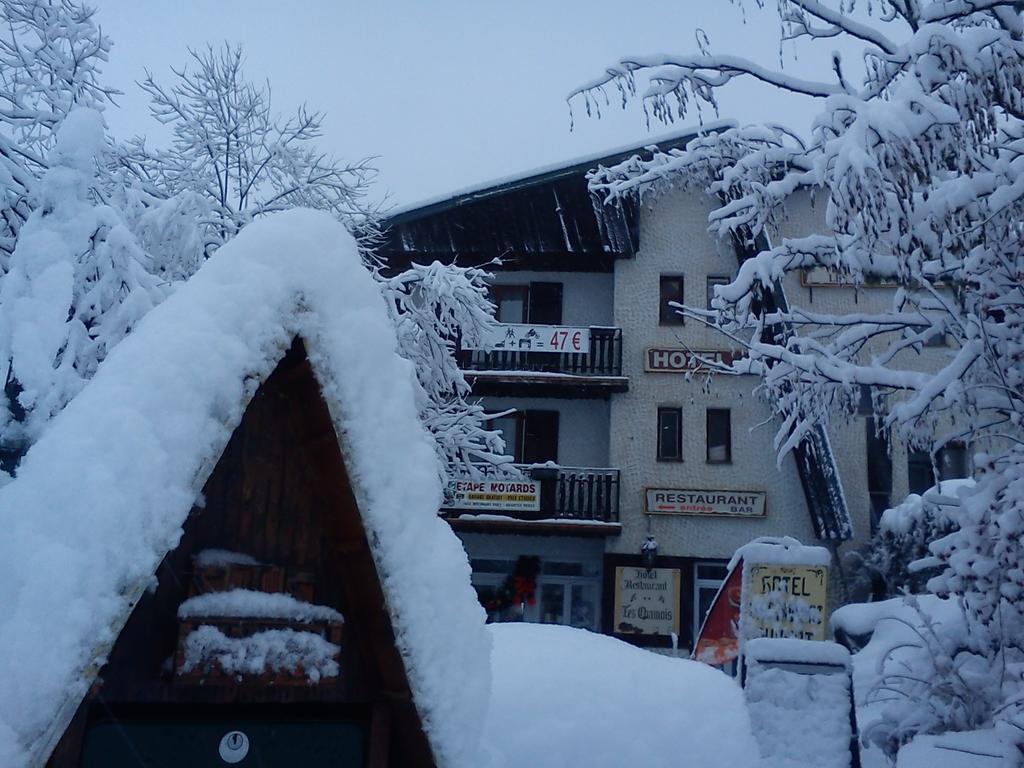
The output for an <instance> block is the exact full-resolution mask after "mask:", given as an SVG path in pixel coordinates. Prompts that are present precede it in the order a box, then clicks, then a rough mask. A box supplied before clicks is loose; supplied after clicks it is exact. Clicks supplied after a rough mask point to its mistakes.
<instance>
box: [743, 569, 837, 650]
mask: <svg viewBox="0 0 1024 768" xmlns="http://www.w3.org/2000/svg"><path fill="white" fill-rule="evenodd" d="M749 568H750V570H749V573H748V576H747V605H746V606H745V607H744V613H745V616H746V619H747V622H746V624H745V627H746V629H745V634H746V636H747V638H748V639H749V638H753V637H797V638H800V639H802V640H824V639H825V618H826V617H827V616H828V613H827V606H828V568H826V567H824V566H808V565H776V564H760V563H751V564H750V566H749Z"/></svg>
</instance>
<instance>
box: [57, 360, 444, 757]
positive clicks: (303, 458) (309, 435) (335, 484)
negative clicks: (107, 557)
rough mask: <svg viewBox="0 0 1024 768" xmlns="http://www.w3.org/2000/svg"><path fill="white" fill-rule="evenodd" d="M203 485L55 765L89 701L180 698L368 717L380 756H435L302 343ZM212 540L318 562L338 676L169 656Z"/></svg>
mask: <svg viewBox="0 0 1024 768" xmlns="http://www.w3.org/2000/svg"><path fill="white" fill-rule="evenodd" d="M203 496H204V498H205V506H203V507H201V508H200V507H196V508H194V509H193V510H192V513H191V515H190V517H189V519H188V521H187V523H186V525H185V531H184V536H183V537H182V540H181V542H180V544H179V546H178V547H177V548H176V549H175V550H174V551H173V552H171V553H170V554H169V555H167V557H166V558H165V559H164V561H163V563H162V564H161V566H160V569H159V571H158V574H157V575H158V577H159V586H158V587H157V589H156V590H155V592H153V593H151V594H147V595H145V596H144V597H143V598H142V600H141V601H140V602H139V604H138V605H137V606H136V608H135V610H134V611H133V613H132V616H131V618H130V620H129V621H128V623H127V625H126V626H125V628H124V630H123V631H122V633H121V635H120V636H119V638H118V640H117V643H116V644H115V646H114V649H113V651H112V653H111V655H110V660H109V663H108V665H107V666H106V667H105V668H104V670H103V671H102V672H101V678H102V685H100V686H97V687H95V688H94V690H93V692H92V693H91V694H90V696H89V697H88V698H87V699H86V701H85V702H83V704H82V706H81V707H80V708H79V712H78V714H77V715H76V717H75V720H74V721H73V723H72V725H71V727H69V729H68V731H67V732H66V733H65V735H64V738H63V739H62V741H61V743H60V744H59V745H58V747H57V750H56V751H55V752H54V754H53V756H52V758H51V760H50V763H49V765H51V766H53V768H69V767H70V766H76V765H77V763H78V759H79V758H78V755H79V753H80V747H81V741H82V736H83V734H84V730H85V727H86V723H87V720H88V717H89V711H90V707H92V711H93V712H95V711H96V709H97V708H99V707H102V708H103V709H105V710H108V711H116V710H118V709H119V708H124V707H126V706H130V707H135V708H139V707H143V706H147V705H150V706H162V707H164V708H165V709H166V707H167V706H168V705H175V704H183V703H194V704H197V705H199V704H202V705H203V706H207V705H210V704H216V705H223V706H224V707H240V708H241V707H246V708H248V710H250V711H251V710H252V709H253V707H254V706H256V707H258V706H259V705H266V706H268V707H276V708H279V709H280V708H282V707H287V706H295V707H296V711H298V708H301V709H302V711H303V712H311V713H314V714H315V712H316V711H317V708H320V709H321V710H322V711H323V712H330V713H333V714H338V713H340V714H341V715H343V716H347V717H353V718H361V719H365V721H366V722H367V723H368V725H369V728H370V736H369V745H368V747H369V753H370V763H369V765H373V766H383V765H393V766H427V765H433V761H432V757H431V753H430V748H429V745H428V743H427V741H426V738H425V736H424V734H423V731H422V727H421V724H420V721H419V718H418V715H417V713H416V710H415V707H414V705H413V703H412V698H411V694H410V691H409V686H408V682H407V679H406V675H405V670H404V667H403V664H402V661H401V657H400V655H399V653H398V651H397V650H396V649H395V641H394V633H393V630H392V627H391V622H390V617H389V616H388V614H387V612H386V609H385V604H384V597H383V594H382V592H381V588H380V584H379V581H378V578H377V573H376V569H375V567H374V564H373V560H372V556H371V553H370V550H369V546H368V544H367V539H366V535H365V532H364V530H363V526H362V523H361V520H360V517H359V511H358V509H357V507H356V504H355V500H354V498H353V496H352V492H351V488H350V485H349V480H348V476H347V474H346V471H345V466H344V462H343V460H342V456H341V453H340V451H339V448H338V443H337V437H336V435H335V432H334V428H333V425H332V423H331V419H330V416H329V413H328V411H327V406H326V405H325V403H324V402H323V399H322V398H321V396H320V391H319V386H318V384H317V382H316V380H315V377H314V375H313V372H312V369H311V367H310V365H309V362H308V360H307V359H306V354H305V350H304V348H303V345H302V343H301V342H300V341H298V340H296V342H295V343H294V344H293V346H292V348H291V349H290V350H289V352H288V353H287V355H286V356H285V358H284V359H283V360H282V361H281V363H280V364H279V365H278V367H277V369H276V370H275V371H274V373H273V374H272V375H271V376H270V377H269V378H268V379H267V381H266V382H265V383H264V384H263V385H262V386H261V387H260V388H259V390H258V392H257V393H256V395H255V396H254V397H253V400H252V402H251V404H250V405H249V407H248V409H247V410H246V412H245V416H244V418H243V420H242V423H241V424H240V425H239V427H238V428H237V429H236V430H235V433H234V435H233V436H232V438H231V440H230V442H229V444H228V446H227V448H226V449H225V451H224V453H223V455H222V456H221V458H220V460H219V461H218V463H217V465H216V467H215V469H214V470H213V473H212V474H211V475H210V477H209V479H208V481H207V483H206V485H205V487H204V489H203ZM210 548H216V549H226V550H231V551H235V552H242V553H246V554H249V555H252V556H253V557H255V558H256V559H258V560H260V561H262V562H267V563H277V564H282V565H285V566H286V567H289V568H298V569H303V570H307V571H309V572H311V573H312V574H313V575H314V579H315V592H314V595H313V599H314V602H316V603H319V604H321V605H329V606H332V607H334V608H336V609H338V610H340V611H341V612H342V614H343V615H344V617H345V627H344V638H343V641H342V643H341V645H342V651H341V657H340V659H339V663H340V667H341V673H340V675H339V676H338V677H337V678H334V679H333V680H331V679H328V680H325V681H321V682H320V684H318V685H311V686H294V685H292V686H272V685H270V686H268V685H259V684H253V683H252V682H249V683H245V682H243V683H241V684H238V685H233V686H224V685H216V686H205V685H196V684H189V683H186V682H182V681H180V680H176V679H175V677H174V676H173V674H172V673H171V672H170V670H169V669H168V667H167V664H166V660H167V659H169V658H171V657H173V655H174V651H175V645H176V638H177V634H176V633H177V615H176V612H177V608H178V605H179V604H180V603H181V602H182V600H184V599H185V598H186V597H187V588H188V584H189V581H190V577H191V573H190V572H191V569H192V557H193V556H194V555H195V554H196V553H198V552H200V551H202V550H204V549H210Z"/></svg>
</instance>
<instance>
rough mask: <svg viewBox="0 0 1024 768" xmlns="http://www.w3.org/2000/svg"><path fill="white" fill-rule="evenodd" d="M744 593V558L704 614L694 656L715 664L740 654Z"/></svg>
mask: <svg viewBox="0 0 1024 768" xmlns="http://www.w3.org/2000/svg"><path fill="white" fill-rule="evenodd" d="M742 593H743V561H742V560H740V562H738V563H736V567H735V568H733V569H732V570H731V571H729V575H728V576H727V577H726V579H725V581H724V582H723V583H722V586H721V588H720V589H719V590H718V594H717V595H715V599H714V601H713V602H712V603H711V608H710V609H709V610H708V615H707V616H705V617H704V623H703V624H701V627H700V632H699V633H698V634H697V642H695V643H694V645H693V654H692V658H694V659H696V660H697V661H703V662H704V663H705V664H713V665H714V666H716V667H720V666H723V665H725V664H728V663H729V662H730V661H732V660H733V659H735V658H736V657H737V656H738V655H739V643H738V642H737V640H736V630H737V628H738V627H739V623H740V600H741V597H742Z"/></svg>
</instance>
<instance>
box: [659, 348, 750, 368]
mask: <svg viewBox="0 0 1024 768" xmlns="http://www.w3.org/2000/svg"><path fill="white" fill-rule="evenodd" d="M739 358H740V354H739V353H737V352H732V351H730V350H723V349H717V350H695V349H665V348H659V347H652V348H650V349H648V350H647V354H646V356H645V357H644V370H645V371H648V372H651V373H690V372H691V371H700V370H708V371H713V370H714V368H709V367H708V366H707V365H706V364H705V362H704V361H713V362H715V363H719V364H721V365H732V364H733V362H735V361H736V360H738V359H739Z"/></svg>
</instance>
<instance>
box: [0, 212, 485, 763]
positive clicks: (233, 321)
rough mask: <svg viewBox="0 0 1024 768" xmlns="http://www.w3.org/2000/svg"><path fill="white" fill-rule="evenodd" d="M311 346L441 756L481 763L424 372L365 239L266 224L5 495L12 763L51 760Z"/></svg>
mask: <svg viewBox="0 0 1024 768" xmlns="http://www.w3.org/2000/svg"><path fill="white" fill-rule="evenodd" d="M295 336H300V337H301V338H302V339H304V340H305V342H306V346H307V350H308V356H309V362H310V364H311V366H312V370H313V371H314V373H315V375H316V379H317V381H318V382H319V383H320V386H321V391H322V395H323V399H324V401H325V403H326V405H327V407H328V409H329V411H330V416H331V419H332V421H333V425H334V429H335V432H336V434H337V435H338V438H339V440H340V443H341V446H342V453H343V455H344V457H345V461H346V468H347V470H348V475H349V478H350V481H351V487H352V494H353V497H354V499H355V502H356V504H357V506H358V509H359V511H360V513H361V518H362V521H363V525H364V526H365V530H366V535H367V540H368V541H369V543H370V547H371V550H372V554H373V560H374V562H375V565H376V570H377V572H378V573H379V574H380V577H381V586H382V588H383V596H384V598H385V601H386V603H387V607H388V612H389V615H390V619H391V623H392V626H393V629H394V634H395V639H396V643H397V647H398V648H399V650H400V652H401V655H402V659H403V661H404V668H405V671H406V673H407V675H408V682H409V686H410V688H411V690H412V694H413V698H414V701H415V704H416V707H417V709H418V711H419V714H420V716H421V718H422V721H423V725H424V730H425V732H426V734H427V737H428V739H429V741H430V745H431V747H432V749H433V752H434V756H435V758H436V760H437V763H438V764H439V765H471V764H474V762H475V751H476V744H475V734H477V733H479V730H480V729H479V723H480V721H481V719H482V717H483V713H484V711H485V708H486V700H487V691H488V687H489V675H490V672H489V639H488V637H487V635H486V633H485V632H484V628H483V615H482V611H481V609H480V608H479V606H478V604H477V602H476V600H475V596H474V594H473V591H472V589H471V587H470V584H469V565H468V562H467V560H466V556H465V553H464V552H463V551H462V549H461V546H460V544H459V543H458V541H457V539H456V538H455V536H454V535H453V534H452V533H451V531H450V530H449V529H448V528H447V527H446V526H445V524H444V523H443V522H442V521H441V520H440V519H438V518H437V515H436V511H437V508H438V506H439V503H440V497H441V494H440V487H439V481H438V477H437V464H436V462H437V459H436V453H435V451H434V448H433V445H432V443H431V440H430V438H429V436H428V435H427V434H426V433H425V431H424V429H423V428H422V426H421V425H420V424H419V422H418V419H417V416H416V405H415V402H416V401H415V396H416V390H415V386H414V372H413V370H412V367H411V365H410V364H409V363H408V362H406V361H404V360H402V359H401V358H399V357H398V356H397V354H396V352H395V339H394V332H393V330H392V328H391V326H390V324H389V321H388V319H387V314H386V310H385V307H384V305H383V300H382V299H381V297H380V294H379V292H378V291H377V288H376V286H375V285H374V284H373V281H372V278H371V277H370V276H369V275H368V274H367V272H366V271H365V269H364V268H363V267H362V265H361V264H360V262H359V256H358V254H357V252H356V249H355V245H354V243H353V241H352V239H351V238H350V237H349V236H348V234H347V233H346V232H345V231H344V229H343V228H342V227H341V226H340V225H338V224H337V223H336V222H334V221H332V220H331V219H330V218H329V217H327V216H325V215H322V214H317V213H312V212H306V211H296V212H291V213H288V214H282V215H279V216H276V217H273V218H271V219H268V220H265V221H262V222H258V223H256V224H254V225H252V226H251V227H250V228H248V229H247V230H246V231H245V232H243V233H242V234H241V235H240V236H239V237H238V238H236V239H235V240H234V241H233V242H232V243H230V244H229V245H227V246H225V247H224V248H222V249H221V251H220V252H219V253H218V254H217V256H216V257H214V258H213V259H212V260H211V261H210V262H209V263H208V264H206V265H205V266H204V267H203V269H202V270H200V272H199V273H198V274H197V275H196V276H195V277H194V278H193V279H192V280H191V281H189V283H188V284H186V285H185V286H183V287H182V288H181V289H179V291H177V292H176V293H175V294H174V295H173V296H172V297H171V298H169V299H168V300H167V301H166V302H165V303H164V304H163V305H162V306H160V307H158V308H157V309H156V310H154V311H153V312H152V313H150V315H148V316H147V317H146V318H145V319H144V320H143V322H142V323H141V324H140V326H139V328H138V329H136V331H135V332H134V333H133V334H132V335H131V336H130V337H129V338H128V339H126V340H125V341H124V342H123V343H122V344H121V345H119V346H118V347H117V348H116V349H115V350H114V351H113V353H112V354H111V355H110V357H109V358H108V360H107V361H106V362H105V363H104V364H103V365H102V366H101V369H100V371H99V372H98V373H97V375H96V377H95V379H94V380H93V381H92V382H91V383H90V384H89V385H88V386H87V387H86V388H85V389H84V390H83V391H82V393H81V394H80V395H79V396H78V397H77V398H76V399H75V400H74V401H73V402H72V403H71V404H70V405H69V406H68V408H67V409H66V410H65V411H64V413H62V414H61V415H60V416H59V417H58V418H57V419H56V420H55V421H54V423H53V424H52V426H51V428H50V430H49V432H48V433H47V434H46V435H45V436H44V437H43V438H42V439H41V440H40V441H39V442H38V443H37V444H36V445H35V446H34V447H33V449H32V450H31V451H30V453H29V455H28V456H27V457H26V459H25V461H24V462H23V464H22V467H21V470H20V472H19V476H18V478H17V479H16V480H15V481H13V482H12V483H10V484H9V485H8V486H6V487H5V488H4V489H3V490H2V491H0V520H2V524H3V526H4V528H5V536H4V537H3V540H2V541H0V605H3V606H4V607H5V611H4V613H3V614H2V615H0V679H3V680H4V681H5V692H4V693H5V695H4V697H3V698H2V699H0V763H2V764H4V765H21V764H26V765H38V764H40V763H41V761H42V760H45V757H46V754H47V753H48V752H49V750H50V749H52V747H53V745H54V744H55V743H56V740H57V738H59V737H60V734H61V733H62V732H63V730H64V727H65V726H66V724H67V722H68V720H69V719H70V717H71V715H72V714H73V712H74V710H75V708H76V707H77V705H78V702H79V701H80V700H81V699H82V697H83V696H84V695H85V693H86V690H87V689H88V687H89V685H90V682H91V680H92V677H93V676H94V675H95V672H96V669H97V667H98V665H99V664H100V663H101V662H102V660H103V658H104V656H105V655H106V653H107V652H108V651H109V649H110V647H111V646H112V644H113V642H114V640H115V638H116V637H117V634H118V633H119V632H120V630H121V628H122V626H123V625H124V623H125V621H126V620H127V618H128V615H129V613H130V610H131V607H132V605H133V604H134V603H135V601H136V600H137V599H138V597H139V595H140V594H141V593H142V590H143V589H145V587H146V586H147V585H148V584H149V583H150V581H151V579H152V576H153V574H154V572H155V571H156V568H157V565H158V564H159V563H160V561H161V560H162V559H163V558H164V556H165V555H166V554H167V553H168V552H169V551H170V550H172V549H173V548H174V547H175V546H176V545H177V544H178V541H179V538H180V536H181V529H182V525H183V523H184V522H185V520H186V518H187V516H188V514H189V511H190V509H191V508H192V506H193V502H194V501H196V499H197V497H198V495H199V490H200V488H202V486H203V485H204V484H205V483H206V481H207V478H208V477H209V475H210V473H211V471H212V470H213V467H214V465H215V464H216V463H217V461H218V459H219V457H220V456H221V454H222V453H223V451H224V448H225V446H226V445H227V443H228V440H229V438H230V436H231V434H232V432H233V431H234V429H235V428H236V427H237V426H238V424H239V423H240V421H241V419H242V415H243V413H244V411H245V408H246V406H247V405H248V403H249V401H250V399H251V398H252V396H253V394H254V392H255V391H256V389H257V387H258V385H259V384H260V382H262V381H264V380H265V379H266V378H267V376H268V375H269V374H270V372H271V371H272V370H273V369H274V368H275V366H276V365H277V363H278V361H279V360H280V359H281V358H282V357H283V356H284V353H285V350H286V349H287V347H288V346H289V345H290V343H291V340H292V338H293V337H295Z"/></svg>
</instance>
